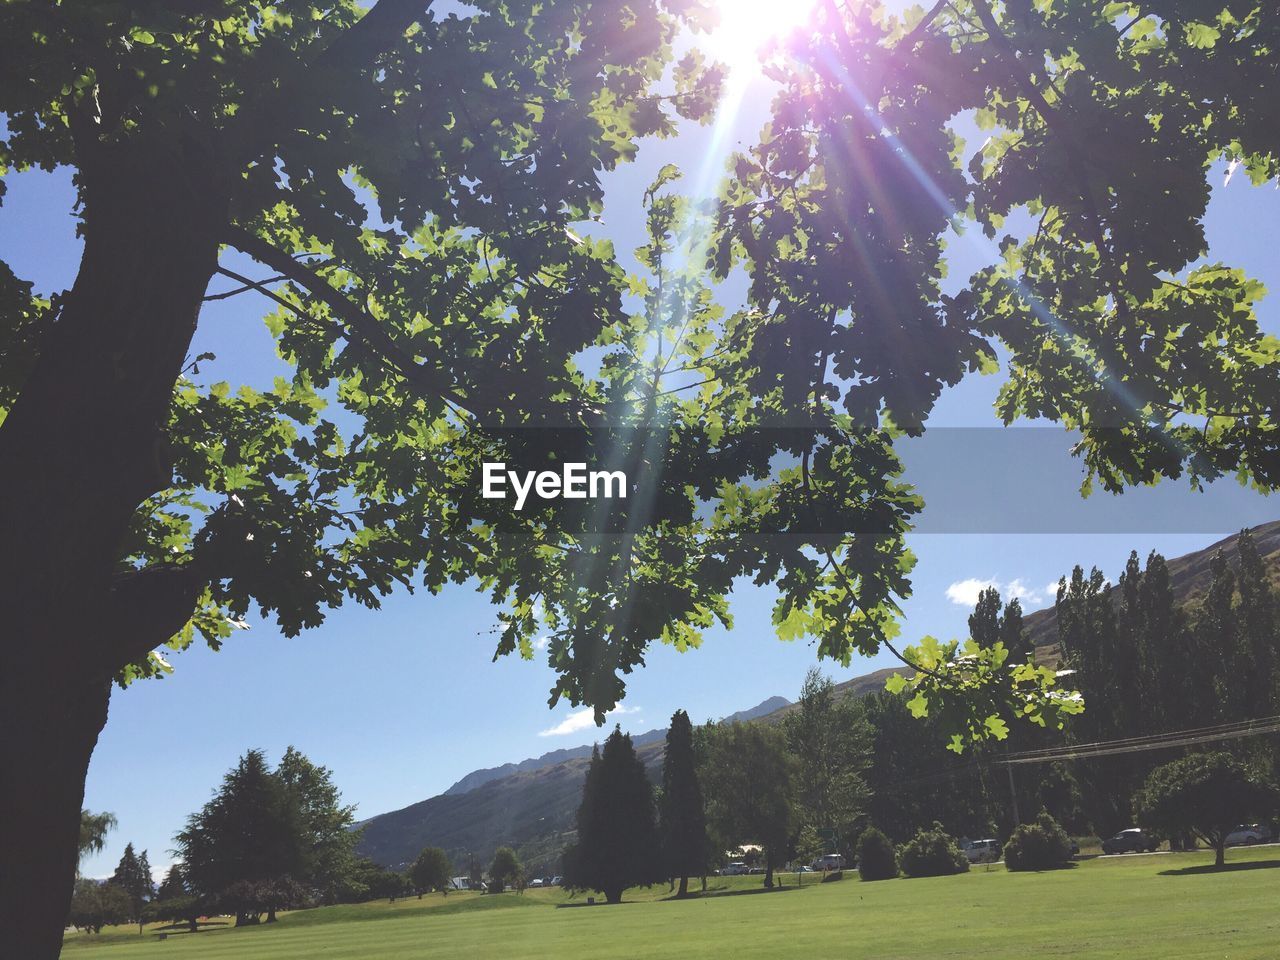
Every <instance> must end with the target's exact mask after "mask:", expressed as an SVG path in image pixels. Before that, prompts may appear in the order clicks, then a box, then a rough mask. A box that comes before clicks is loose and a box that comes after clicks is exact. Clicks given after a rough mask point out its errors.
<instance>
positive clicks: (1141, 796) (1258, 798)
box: [1133, 751, 1280, 867]
mask: <svg viewBox="0 0 1280 960" xmlns="http://www.w3.org/2000/svg"><path fill="white" fill-rule="evenodd" d="M1133 806H1134V811H1135V812H1136V813H1137V815H1138V822H1139V823H1141V824H1142V825H1143V826H1144V827H1148V828H1150V829H1152V830H1155V831H1158V832H1160V833H1164V834H1166V835H1168V836H1176V835H1178V834H1181V833H1184V832H1190V833H1193V834H1195V836H1197V837H1199V838H1200V839H1201V840H1203V841H1204V842H1205V843H1206V844H1208V845H1209V846H1210V847H1212V848H1213V850H1214V863H1215V864H1216V865H1217V866H1219V867H1221V866H1222V865H1223V864H1224V863H1225V862H1226V859H1225V858H1226V844H1225V841H1226V838H1227V834H1229V833H1230V832H1231V831H1232V830H1233V829H1234V828H1235V827H1236V825H1237V824H1239V823H1242V822H1247V821H1249V820H1251V819H1253V818H1265V817H1270V816H1273V815H1274V814H1275V812H1276V808H1277V806H1280V793H1277V791H1276V788H1275V787H1274V786H1273V785H1272V784H1269V783H1267V782H1266V781H1264V780H1263V779H1261V778H1260V777H1258V776H1257V775H1255V774H1254V773H1252V772H1251V771H1250V770H1249V769H1248V768H1246V767H1245V766H1244V765H1243V764H1241V763H1240V761H1238V760H1236V759H1235V758H1234V757H1232V756H1231V755H1230V754H1228V753H1224V752H1221V751H1215V752H1212V753H1195V754H1191V755H1190V756H1187V757H1183V758H1182V759H1181V760H1174V761H1173V762H1172V763H1167V764H1165V765H1164V766H1162V767H1157V768H1156V769H1155V770H1153V771H1152V772H1151V775H1150V776H1149V777H1148V778H1147V782H1146V783H1145V784H1144V785H1143V787H1142V789H1141V790H1139V791H1138V793H1137V794H1136V795H1135V796H1134V799H1133Z"/></svg>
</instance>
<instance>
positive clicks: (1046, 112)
mask: <svg viewBox="0 0 1280 960" xmlns="http://www.w3.org/2000/svg"><path fill="white" fill-rule="evenodd" d="M973 8H974V11H975V12H976V13H977V14H978V19H979V20H980V21H981V22H982V26H983V29H985V30H986V31H987V36H988V37H989V38H990V39H991V42H992V43H993V44H995V47H996V49H997V50H998V51H999V53H1000V56H1001V59H1002V60H1004V61H1005V66H1006V67H1008V69H1009V73H1010V75H1011V76H1012V77H1013V79H1014V80H1015V81H1016V82H1017V83H1018V85H1019V86H1020V87H1022V90H1023V92H1024V93H1025V94H1026V96H1027V100H1028V101H1029V102H1030V103H1031V105H1032V107H1034V108H1035V111H1036V113H1038V114H1039V115H1040V118H1041V119H1042V120H1044V123H1045V126H1046V127H1048V128H1049V131H1050V132H1051V133H1052V134H1053V135H1054V136H1055V137H1056V138H1057V139H1058V141H1059V143H1060V145H1061V147H1062V150H1063V152H1064V153H1065V154H1066V155H1067V160H1068V162H1069V164H1070V166H1071V170H1072V172H1073V174H1074V175H1075V179H1076V187H1077V189H1078V190H1079V192H1080V200H1081V202H1082V203H1083V204H1084V212H1085V218H1086V219H1087V220H1088V221H1089V224H1090V226H1092V228H1093V230H1092V233H1093V237H1092V240H1093V243H1094V245H1095V246H1096V247H1097V248H1098V257H1099V259H1100V260H1101V261H1102V265H1103V268H1104V269H1105V271H1106V273H1107V274H1108V280H1109V283H1110V286H1111V293H1112V296H1113V298H1114V299H1115V302H1116V312H1117V313H1119V314H1120V316H1121V318H1123V319H1126V320H1127V319H1128V317H1129V304H1128V301H1126V300H1125V298H1124V284H1123V280H1124V275H1123V274H1122V273H1121V272H1120V267H1119V264H1117V263H1116V260H1115V257H1114V255H1113V254H1112V251H1111V248H1110V247H1109V246H1108V245H1107V238H1106V231H1105V229H1104V224H1103V220H1102V215H1101V213H1100V212H1099V210H1098V205H1097V202H1096V201H1095V199H1094V196H1093V189H1092V188H1091V187H1090V185H1089V176H1088V173H1087V171H1086V167H1085V162H1084V158H1083V157H1081V156H1080V152H1079V151H1078V150H1077V149H1076V145H1075V140H1074V139H1073V137H1072V136H1071V131H1070V130H1067V129H1065V127H1064V125H1063V121H1062V116H1061V114H1059V112H1058V111H1057V110H1055V109H1054V108H1053V106H1052V105H1051V104H1050V103H1049V101H1048V100H1046V99H1045V98H1044V94H1043V93H1041V92H1040V88H1039V87H1037V86H1036V83H1035V80H1034V79H1033V77H1032V75H1031V72H1030V71H1029V70H1027V69H1025V68H1024V66H1023V64H1022V62H1021V61H1020V60H1019V59H1018V50H1017V48H1016V47H1015V46H1014V45H1013V42H1012V41H1011V40H1010V39H1009V38H1008V37H1007V36H1006V35H1005V33H1004V31H1003V30H1001V29H1000V24H998V23H997V22H996V18H995V14H993V13H992V12H991V4H990V3H989V2H988V0H973Z"/></svg>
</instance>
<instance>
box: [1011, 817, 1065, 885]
mask: <svg viewBox="0 0 1280 960" xmlns="http://www.w3.org/2000/svg"><path fill="white" fill-rule="evenodd" d="M1003 855H1004V866H1005V869H1006V870H1015V871H1016V870H1052V869H1053V868H1055V867H1061V866H1065V865H1066V864H1068V863H1069V862H1070V861H1071V839H1070V838H1069V837H1068V836H1067V834H1066V831H1064V830H1063V829H1062V827H1061V826H1060V825H1059V824H1058V821H1057V820H1055V819H1053V817H1051V816H1050V815H1049V814H1048V813H1047V812H1043V811H1042V812H1041V813H1040V815H1039V816H1038V817H1036V820H1035V823H1020V824H1018V826H1017V828H1016V829H1015V830H1014V831H1013V833H1012V835H1010V837H1009V841H1008V842H1007V843H1006V844H1005V845H1004V854H1003Z"/></svg>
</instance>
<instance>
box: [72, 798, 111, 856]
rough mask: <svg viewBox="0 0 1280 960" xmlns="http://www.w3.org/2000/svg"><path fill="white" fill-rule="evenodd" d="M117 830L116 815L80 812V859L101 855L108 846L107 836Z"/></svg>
mask: <svg viewBox="0 0 1280 960" xmlns="http://www.w3.org/2000/svg"><path fill="white" fill-rule="evenodd" d="M115 828H116V815H115V814H114V813H90V812H89V811H88V810H81V811H80V847H79V851H80V859H81V860H83V859H84V858H85V857H87V856H88V855H89V854H91V853H101V852H102V848H103V847H105V846H106V845H107V834H108V833H110V832H111V831H112V830H114V829H115Z"/></svg>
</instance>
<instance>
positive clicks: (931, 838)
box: [898, 821, 969, 877]
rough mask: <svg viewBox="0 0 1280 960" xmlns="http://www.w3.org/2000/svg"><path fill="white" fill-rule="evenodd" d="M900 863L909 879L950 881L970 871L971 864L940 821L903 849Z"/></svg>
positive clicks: (900, 853)
mask: <svg viewBox="0 0 1280 960" xmlns="http://www.w3.org/2000/svg"><path fill="white" fill-rule="evenodd" d="M898 862H899V863H900V864H902V872H903V873H905V874H906V875H907V876H908V877H946V876H950V875H951V874H953V873H967V872H968V871H969V860H968V858H967V857H966V856H965V855H964V852H963V851H962V850H961V849H960V846H959V844H957V843H956V841H955V838H954V837H952V836H951V835H950V834H949V833H947V831H946V830H945V829H943V826H942V824H940V823H938V822H936V821H935V822H934V824H933V826H931V827H926V828H922V829H921V830H920V831H919V832H917V833H916V835H915V836H914V837H912V838H911V839H910V840H908V841H907V842H906V843H904V844H903V845H902V849H901V850H899V851H898Z"/></svg>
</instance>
